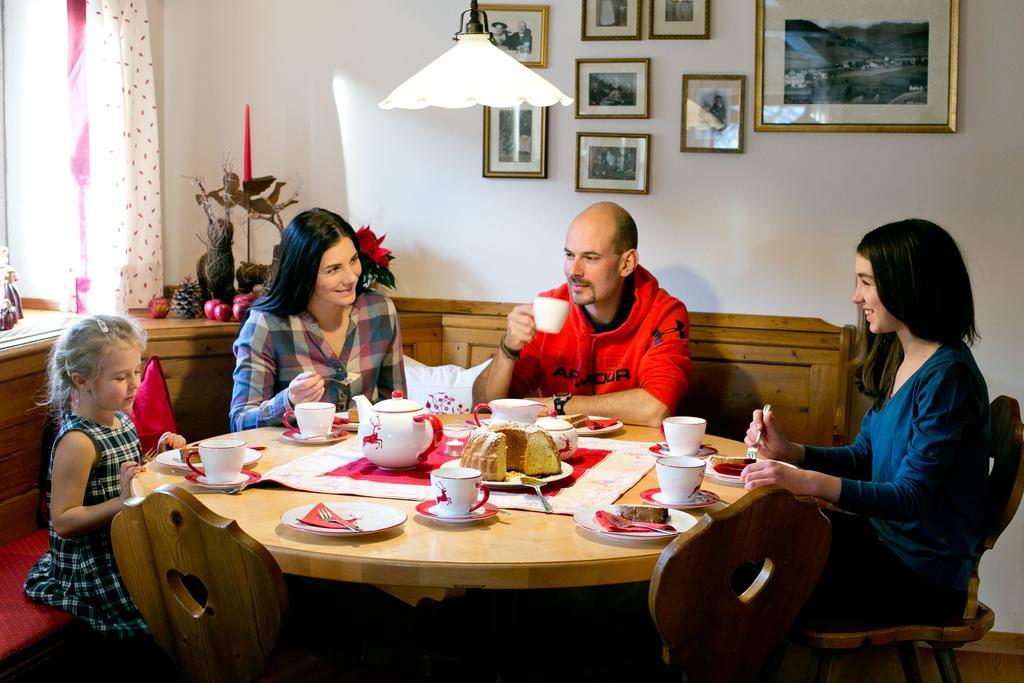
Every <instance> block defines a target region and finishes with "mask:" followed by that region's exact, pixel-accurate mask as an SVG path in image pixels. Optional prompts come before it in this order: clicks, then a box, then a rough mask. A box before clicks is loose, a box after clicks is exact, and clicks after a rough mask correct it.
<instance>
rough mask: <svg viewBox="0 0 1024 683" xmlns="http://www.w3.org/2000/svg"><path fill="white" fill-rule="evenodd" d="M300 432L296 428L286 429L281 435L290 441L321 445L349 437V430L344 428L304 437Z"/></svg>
mask: <svg viewBox="0 0 1024 683" xmlns="http://www.w3.org/2000/svg"><path fill="white" fill-rule="evenodd" d="M299 434H300V432H297V431H295V430H294V429H285V430H284V434H282V435H281V438H284V439H287V440H288V441H293V442H295V443H308V444H313V445H316V446H321V445H323V444H325V443H334V442H335V441H341V440H342V439H344V438H346V437H348V432H346V431H345V430H344V429H338V430H337V431H333V432H331V433H330V434H327V435H326V436H312V437H309V438H303V437H301V436H299Z"/></svg>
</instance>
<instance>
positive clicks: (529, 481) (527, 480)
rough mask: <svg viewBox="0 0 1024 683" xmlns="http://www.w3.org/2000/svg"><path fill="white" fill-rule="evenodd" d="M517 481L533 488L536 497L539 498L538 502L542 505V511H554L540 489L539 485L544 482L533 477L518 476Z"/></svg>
mask: <svg viewBox="0 0 1024 683" xmlns="http://www.w3.org/2000/svg"><path fill="white" fill-rule="evenodd" d="M519 483H521V484H522V485H523V486H529V487H530V488H531V489H533V492H534V493H536V494H537V497H538V498H540V504H541V505H543V506H544V512H554V509H552V507H551V503H549V502H548V499H547V498H545V497H544V494H543V493H541V491H540V487H541V486H543V485H544V482H542V481H541V480H540V479H534V478H533V477H520V478H519Z"/></svg>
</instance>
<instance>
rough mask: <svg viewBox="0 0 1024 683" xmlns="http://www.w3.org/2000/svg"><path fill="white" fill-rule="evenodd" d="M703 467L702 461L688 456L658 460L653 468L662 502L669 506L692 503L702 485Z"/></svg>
mask: <svg viewBox="0 0 1024 683" xmlns="http://www.w3.org/2000/svg"><path fill="white" fill-rule="evenodd" d="M704 466H705V465H704V461H703V460H701V459H700V458H693V457H691V456H689V455H676V456H668V457H665V458H658V461H657V462H656V463H655V464H654V468H655V470H656V471H657V474H658V487H659V488H660V489H661V498H662V500H663V501H664V502H666V503H668V504H670V505H683V504H686V503H692V502H693V501H694V499H695V498H696V496H697V493H698V492H699V491H700V486H701V484H703V483H704Z"/></svg>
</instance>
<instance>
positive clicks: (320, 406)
mask: <svg viewBox="0 0 1024 683" xmlns="http://www.w3.org/2000/svg"><path fill="white" fill-rule="evenodd" d="M334 411H335V407H334V404H333V403H299V404H297V405H296V406H295V409H294V410H289V411H288V412H286V413H285V414H284V417H283V418H282V420H281V421H282V422H284V424H285V426H287V427H291V428H292V429H296V425H293V424H292V423H291V422H289V421H288V418H290V417H291V416H292V415H294V416H295V420H296V421H297V422H298V425H297V429H298V432H299V436H301V437H303V438H311V437H316V436H327V435H328V434H330V433H331V427H333V426H334Z"/></svg>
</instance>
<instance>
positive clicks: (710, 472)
mask: <svg viewBox="0 0 1024 683" xmlns="http://www.w3.org/2000/svg"><path fill="white" fill-rule="evenodd" d="M764 460H766V458H757V461H758V462H763V461H764ZM776 462H778V463H779V464H780V465H785V466H786V467H796V465H794V464H792V463H788V462H782V461H779V460H776ZM704 476H705V477H710V478H711V479H714V480H715V481H717V482H721V483H723V484H733V485H735V486H743V481H742V480H741V479H740V475H738V474H722V473H721V472H718V471H717V470H715V467H714V465H712V464H711V462H710V461H708V465H707V467H706V468H704Z"/></svg>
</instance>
